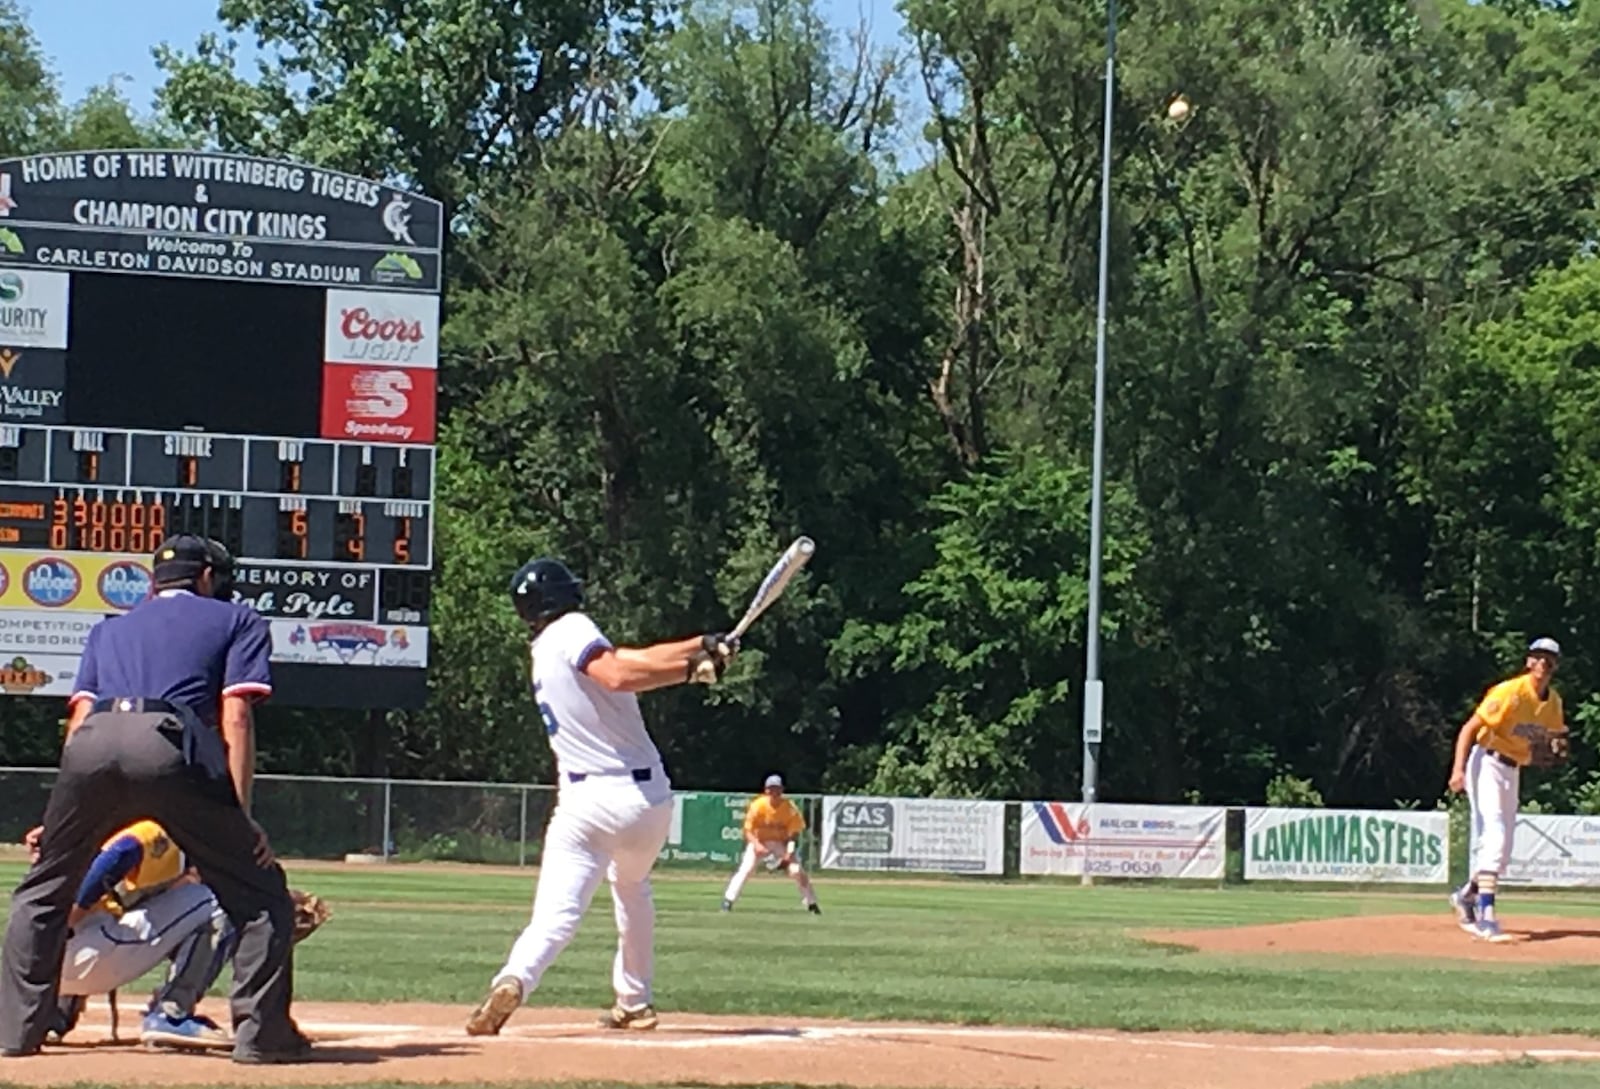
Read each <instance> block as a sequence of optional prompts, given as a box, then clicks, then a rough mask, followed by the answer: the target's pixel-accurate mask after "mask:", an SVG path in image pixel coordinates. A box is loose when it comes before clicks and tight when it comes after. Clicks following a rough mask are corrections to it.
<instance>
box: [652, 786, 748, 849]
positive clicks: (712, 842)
mask: <svg viewBox="0 0 1600 1089" xmlns="http://www.w3.org/2000/svg"><path fill="white" fill-rule="evenodd" d="M749 802H750V795H748V794H722V793H681V794H675V795H674V796H673V799H672V830H671V832H670V833H669V834H668V835H667V843H666V846H665V847H663V848H662V849H661V855H660V859H661V861H663V862H718V863H721V864H723V865H725V866H732V865H734V864H735V863H737V862H738V861H739V857H740V855H742V854H743V853H744V809H745V806H746V805H748V804H749Z"/></svg>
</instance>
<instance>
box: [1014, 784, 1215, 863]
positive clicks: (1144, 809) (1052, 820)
mask: <svg viewBox="0 0 1600 1089" xmlns="http://www.w3.org/2000/svg"><path fill="white" fill-rule="evenodd" d="M1226 822H1227V810H1226V809H1224V808H1223V807H1221V806H1211V807H1203V806H1186V805H1101V804H1096V805H1084V804H1082V803H1072V802H1029V803H1027V804H1025V805H1024V806H1023V807H1022V844H1021V852H1020V858H1019V860H1018V861H1019V866H1018V868H1019V870H1020V871H1021V872H1022V873H1025V874H1051V875H1056V876H1063V877H1081V876H1083V874H1084V873H1085V872H1087V873H1089V874H1091V875H1094V876H1103V877H1146V878H1150V877H1167V878H1194V879H1197V880H1202V879H1203V880H1208V881H1217V880H1220V879H1221V878H1222V872H1223V865H1224V862H1225V860H1226V851H1225V849H1224V847H1225V844H1224V833H1225V830H1226V826H1227V825H1226Z"/></svg>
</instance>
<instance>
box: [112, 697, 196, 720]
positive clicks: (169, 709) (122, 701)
mask: <svg viewBox="0 0 1600 1089" xmlns="http://www.w3.org/2000/svg"><path fill="white" fill-rule="evenodd" d="M102 711H121V712H123V713H125V714H131V715H177V716H178V717H179V718H183V717H184V716H186V715H192V714H194V712H193V711H192V710H190V709H189V708H187V707H183V706H180V705H179V704H176V703H168V702H167V701H166V700H146V699H130V698H128V697H126V696H111V697H107V698H105V699H98V700H95V701H94V702H93V703H92V704H90V705H89V713H90V714H92V715H95V714H99V713H101V712H102Z"/></svg>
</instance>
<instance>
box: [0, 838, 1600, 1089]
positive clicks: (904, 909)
mask: <svg viewBox="0 0 1600 1089" xmlns="http://www.w3.org/2000/svg"><path fill="white" fill-rule="evenodd" d="M19 874H20V867H18V866H16V865H14V864H6V865H0V882H4V883H6V885H7V886H8V887H9V886H10V885H11V884H13V883H14V882H15V880H16V879H17V877H18V876H19ZM290 877H291V881H292V883H294V884H295V885H297V886H298V887H301V888H305V889H308V890H310V891H314V892H317V893H319V894H321V895H323V896H324V897H325V898H327V899H328V901H329V902H330V904H331V905H332V906H333V909H334V913H335V914H334V918H333V920H332V921H331V922H330V923H329V924H328V925H327V927H326V928H325V929H324V930H323V931H321V932H320V933H319V934H317V935H316V936H315V937H314V938H312V939H311V940H310V941H308V942H307V943H306V944H305V945H303V946H302V947H301V949H300V951H299V954H298V956H297V961H296V993H297V995H298V996H299V997H301V998H304V999H308V1000H331V1001H340V1000H351V1001H363V1002H383V1001H430V1002H445V1003H459V1004H460V1005H461V1006H462V1008H463V1014H464V1013H465V1012H466V1010H467V1009H468V1008H470V1006H471V1005H472V1004H473V1003H475V1002H476V1001H477V1000H478V998H479V997H481V995H482V993H483V989H484V987H485V985H486V984H487V982H488V980H489V977H490V975H491V973H492V972H493V971H494V970H495V969H496V968H497V967H498V966H499V964H500V962H501V960H502V958H503V957H504V955H505V953H506V951H507V949H508V948H509V946H510V943H511V941H512V940H513V938H514V937H515V936H516V934H517V932H518V931H519V929H520V928H521V926H522V925H523V923H524V922H525V921H526V918H527V912H528V905H529V901H530V897H531V893H532V889H533V873H532V872H531V871H529V872H528V873H525V874H524V873H506V872H504V871H500V872H489V873H478V872H474V871H472V870H470V869H459V870H440V869H436V868H434V869H430V868H418V869H410V868H404V867H394V868H390V869H371V870H369V869H355V868H352V869H349V870H344V869H338V868H331V869H330V868H325V867H317V868H310V867H308V868H305V869H301V870H297V869H296V868H295V867H294V866H293V865H292V864H291V866H290ZM722 881H723V877H722V875H720V874H719V875H678V874H672V873H667V874H662V875H659V877H658V880H657V882H656V900H657V908H658V929H657V937H656V946H657V950H658V964H657V1004H658V1005H659V1006H660V1007H661V1008H662V1009H663V1011H671V1012H698V1013H730V1014H790V1015H804V1016H816V1017H841V1018H851V1019H858V1020H874V1019H912V1020H938V1021H953V1022H964V1023H977V1024H985V1023H993V1024H1013V1025H1041V1026H1057V1027H1079V1028H1117V1029H1132V1030H1156V1029H1160V1030H1228V1029H1232V1030H1249V1031H1260V1032H1313V1033H1324V1032H1400V1031H1408V1032H1411V1031H1414V1032H1476V1033H1491V1034H1493V1033H1501V1034H1534V1033H1568V1032H1570V1033H1580V1034H1587V1035H1600V967H1595V966H1591V965H1571V966H1553V967H1540V966H1532V965H1525V964H1522V965H1509V964H1508V965H1495V964H1482V963H1468V962H1461V963H1459V964H1458V963H1453V962H1442V961H1438V960H1417V961H1410V962H1407V961H1403V960H1379V959H1377V958H1371V957H1360V956H1351V957H1327V956H1305V957H1284V956H1277V957H1272V956H1260V957H1240V956H1227V957H1223V956H1214V955H1206V954H1197V953H1191V952H1187V951H1185V950H1183V949H1180V948H1177V947H1171V946H1160V945H1153V944H1150V943H1146V942H1143V941H1140V940H1139V939H1137V938H1135V937H1133V936H1132V935H1131V934H1130V931H1134V930H1139V929H1142V928H1196V927H1206V926H1238V925H1246V924H1251V923H1267V922H1286V921H1292V920H1302V919H1317V918H1330V917H1334V916H1346V915H1358V916H1359V915H1390V914H1396V913H1405V912H1441V911H1442V910H1445V909H1444V905H1443V904H1442V901H1441V897H1440V896H1438V895H1437V894H1435V895H1431V896H1417V895H1402V896H1394V895H1387V894H1381V893H1374V894H1366V895H1362V894H1333V893H1301V892H1294V891H1282V890H1262V889H1259V888H1242V889H1240V888H1229V889H1215V888H1208V889H1201V890H1178V889H1172V888H1158V889H1145V888H1130V887H1094V888H1082V887H1079V886H1077V885H1036V884H1035V885H1001V884H990V883H981V884H980V883H974V884H964V883H932V882H929V883H921V882H904V881H880V882H873V881H868V880H861V879H849V880H846V879H830V875H828V874H822V875H820V877H819V878H818V891H819V895H820V896H821V899H822V906H823V911H824V914H823V915H822V916H821V917H812V916H810V915H807V914H806V913H805V912H803V911H802V910H801V909H800V907H799V905H798V903H797V899H796V896H795V894H794V889H793V887H792V885H789V884H787V883H780V882H779V881H778V880H775V879H771V878H766V879H760V880H756V881H752V882H751V885H750V886H749V887H748V888H747V890H746V893H745V896H744V898H743V899H742V900H741V902H740V904H739V905H738V908H737V909H736V910H735V911H734V912H733V913H732V914H728V915H724V914H722V913H720V912H719V911H718V904H719V901H720V896H721V886H722ZM1516 903H1517V908H1518V910H1519V911H1526V912H1530V913H1531V912H1535V911H1537V912H1538V913H1539V914H1544V915H1565V916H1572V917H1592V916H1593V915H1594V914H1595V912H1596V909H1597V906H1600V905H1597V904H1596V902H1595V901H1594V900H1593V899H1592V898H1585V897H1573V896H1548V897H1540V896H1534V895H1531V894H1525V893H1520V892H1519V893H1518V894H1517V898H1516ZM614 940H615V939H614V931H613V928H612V922H611V912H610V904H609V899H608V897H607V896H606V894H605V893H604V892H603V891H602V892H601V894H600V895H599V897H597V899H596V902H595V905H594V907H593V908H592V909H591V911H590V914H589V916H588V918H587V919H586V921H585V924H584V926H583V928H582V929H581V931H580V932H579V935H578V938H577V940H576V941H575V942H574V943H573V945H572V946H571V947H570V948H569V949H568V950H567V951H566V953H565V954H563V956H562V958H561V959H560V960H559V961H558V962H557V964H556V966H555V967H554V968H553V969H552V970H551V971H550V973H549V974H548V975H547V976H546V978H545V981H544V985H543V986H542V987H541V989H540V991H539V992H538V994H537V996H536V997H535V1002H536V1003H538V1004H548V1005H555V1006H574V1005H575V1006H591V1007H595V1008H598V1007H600V1006H602V1005H605V1004H607V1003H608V1002H609V1001H610V988H609V980H610V959H611V955H612V950H613V947H614ZM1351 952H1352V953H1357V952H1359V950H1352V951H1351ZM125 993H127V994H130V995H131V994H133V993H134V991H133V989H131V988H130V989H128V990H127V991H126V992H125ZM0 1077H3V1071H0ZM1508 1078H1509V1080H1508ZM1346 1084H1347V1086H1348V1087H1349V1089H1357V1087H1358V1086H1359V1089H1436V1087H1444V1086H1449V1087H1451V1089H1456V1087H1460V1089H1472V1087H1477V1086H1483V1087H1489V1086H1494V1087H1496V1089H1498V1087H1502V1086H1505V1085H1507V1084H1513V1085H1516V1086H1518V1087H1519V1089H1524V1087H1526V1089H1566V1087H1568V1086H1573V1087H1575V1086H1578V1085H1580V1084H1581V1085H1585V1086H1593V1085H1600V1068H1597V1066H1596V1065H1592V1064H1577V1065H1573V1064H1555V1065H1530V1066H1527V1067H1525V1068H1518V1069H1516V1070H1514V1071H1507V1070H1506V1069H1504V1068H1478V1067H1466V1068H1461V1069H1459V1070H1446V1071H1435V1072H1433V1073H1431V1074H1422V1075H1415V1076H1410V1077H1404V1078H1397V1079H1389V1080H1377V1081H1371V1082H1360V1083H1346ZM574 1089H575V1087H574Z"/></svg>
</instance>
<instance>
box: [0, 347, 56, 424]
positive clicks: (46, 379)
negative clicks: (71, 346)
mask: <svg viewBox="0 0 1600 1089" xmlns="http://www.w3.org/2000/svg"><path fill="white" fill-rule="evenodd" d="M66 401H67V353H65V352H58V351H53V350H50V349H47V348H26V349H23V348H11V347H0V423H7V422H12V423H44V424H52V423H56V424H58V423H64V422H66V419H67V403H66Z"/></svg>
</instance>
